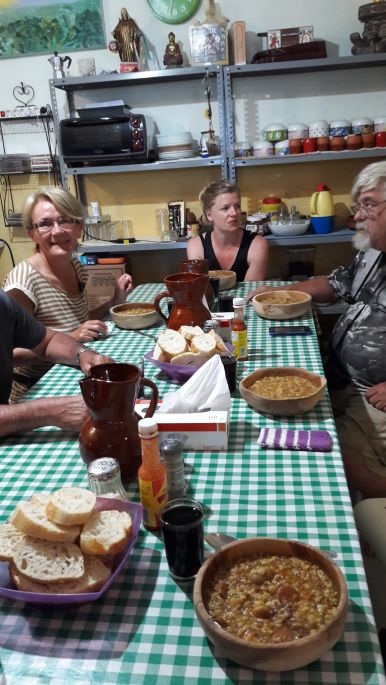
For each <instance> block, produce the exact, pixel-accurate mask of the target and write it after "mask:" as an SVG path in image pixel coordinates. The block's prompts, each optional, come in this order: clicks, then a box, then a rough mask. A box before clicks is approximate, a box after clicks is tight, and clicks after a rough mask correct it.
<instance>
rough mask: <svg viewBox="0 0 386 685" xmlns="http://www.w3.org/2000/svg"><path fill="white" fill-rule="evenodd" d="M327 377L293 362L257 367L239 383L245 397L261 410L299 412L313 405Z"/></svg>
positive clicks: (290, 414) (287, 414)
mask: <svg viewBox="0 0 386 685" xmlns="http://www.w3.org/2000/svg"><path fill="white" fill-rule="evenodd" d="M326 385H327V382H326V379H325V378H324V376H318V374H316V373H311V372H310V371H307V369H301V368H296V367H293V366H281V367H274V368H272V367H267V368H264V369H257V370H256V371H253V372H252V373H250V374H249V375H248V376H246V377H245V378H243V379H242V380H241V381H240V383H239V390H240V395H241V397H243V398H244V400H245V401H246V402H248V404H249V405H250V406H251V407H252V409H254V410H255V411H257V412H261V413H262V414H273V415H274V416H280V415H285V416H296V415H297V414H304V413H306V412H308V411H310V410H311V409H313V408H314V407H315V406H316V405H317V403H318V402H319V401H320V400H321V399H322V397H323V395H324V392H325V390H326Z"/></svg>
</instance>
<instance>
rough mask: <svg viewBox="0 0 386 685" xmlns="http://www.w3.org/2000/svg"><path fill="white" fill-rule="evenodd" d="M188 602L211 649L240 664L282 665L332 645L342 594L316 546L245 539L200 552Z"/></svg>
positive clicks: (342, 615)
mask: <svg viewBox="0 0 386 685" xmlns="http://www.w3.org/2000/svg"><path fill="white" fill-rule="evenodd" d="M193 601H194V608H195V611H196V615H197V618H198V621H199V622H200V624H201V627H202V628H203V630H204V632H205V634H206V636H207V637H208V639H209V640H210V642H212V643H213V645H214V647H215V653H216V655H218V656H220V655H221V656H224V657H227V658H228V659H232V660H233V661H235V662H236V663H238V664H240V665H241V666H245V667H246V668H255V669H260V670H264V671H287V670H292V669H295V668H302V667H303V666H306V665H307V664H310V663H311V662H313V661H315V660H316V659H319V657H320V656H322V655H323V654H324V653H325V652H327V651H328V650H329V649H331V648H332V647H333V646H334V645H335V643H336V642H337V641H338V640H339V638H340V637H341V635H342V632H343V630H344V626H345V622H346V617H347V604H348V596H347V586H346V581H345V579H344V576H343V574H342V572H341V570H340V569H339V568H338V566H336V565H335V564H334V563H333V562H332V561H331V559H330V558H329V557H328V556H327V555H326V554H325V553H323V552H322V551H321V550H319V549H317V548H316V547H311V546H310V545H307V544H305V543H302V542H298V541H296V540H285V539H278V538H246V539H244V540H236V541H235V542H231V543H230V544H228V545H226V546H225V547H223V548H222V549H220V550H219V551H217V552H216V553H215V554H213V555H212V556H210V557H209V558H208V559H207V561H206V562H205V563H204V564H203V566H202V567H201V568H200V570H199V572H198V574H197V577H196V580H195V584H194V591H193Z"/></svg>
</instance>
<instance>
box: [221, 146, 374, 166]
mask: <svg viewBox="0 0 386 685" xmlns="http://www.w3.org/2000/svg"><path fill="white" fill-rule="evenodd" d="M368 157H386V148H384V147H372V148H362V149H360V150H342V151H341V152H334V151H332V150H331V151H328V152H308V153H303V154H300V155H284V156H273V157H240V158H237V157H235V158H234V159H233V165H234V167H249V166H270V165H273V164H274V165H280V164H304V163H305V162H331V161H339V160H342V159H345V160H348V159H361V158H364V159H366V158H368Z"/></svg>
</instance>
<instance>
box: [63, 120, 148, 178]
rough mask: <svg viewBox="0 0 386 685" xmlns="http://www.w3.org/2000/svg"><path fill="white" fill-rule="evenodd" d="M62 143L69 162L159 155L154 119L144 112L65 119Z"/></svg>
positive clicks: (144, 159) (77, 163) (132, 159)
mask: <svg viewBox="0 0 386 685" xmlns="http://www.w3.org/2000/svg"><path fill="white" fill-rule="evenodd" d="M60 143H61V148H62V155H63V158H64V161H65V162H66V164H67V166H85V165H88V166H94V165H98V164H130V163H131V162H133V163H144V162H153V161H154V160H155V159H156V148H155V136H154V121H153V120H152V119H151V118H150V117H148V116H145V115H144V114H115V115H113V116H100V117H90V118H85V117H82V118H80V119H63V120H62V121H61V122H60Z"/></svg>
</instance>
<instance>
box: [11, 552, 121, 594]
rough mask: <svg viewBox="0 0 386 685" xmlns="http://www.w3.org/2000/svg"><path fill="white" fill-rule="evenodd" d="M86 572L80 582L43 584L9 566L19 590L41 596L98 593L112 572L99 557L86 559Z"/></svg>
mask: <svg viewBox="0 0 386 685" xmlns="http://www.w3.org/2000/svg"><path fill="white" fill-rule="evenodd" d="M84 568H85V572H84V574H83V576H82V577H81V578H79V580H66V581H64V582H61V583H55V584H52V583H41V582H38V581H36V580H32V579H31V578H28V576H26V575H24V573H20V571H18V570H17V569H16V567H15V565H14V564H12V563H11V564H10V566H9V575H10V576H11V579H12V581H13V582H14V584H15V585H16V587H17V589H18V590H23V592H39V593H41V594H55V595H75V594H79V593H83V592H96V591H97V590H99V589H100V588H101V587H102V585H104V583H105V582H106V581H107V580H108V578H110V576H111V571H110V570H109V569H108V568H107V567H106V566H105V565H104V563H103V562H102V561H101V560H100V559H98V557H90V556H85V557H84Z"/></svg>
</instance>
